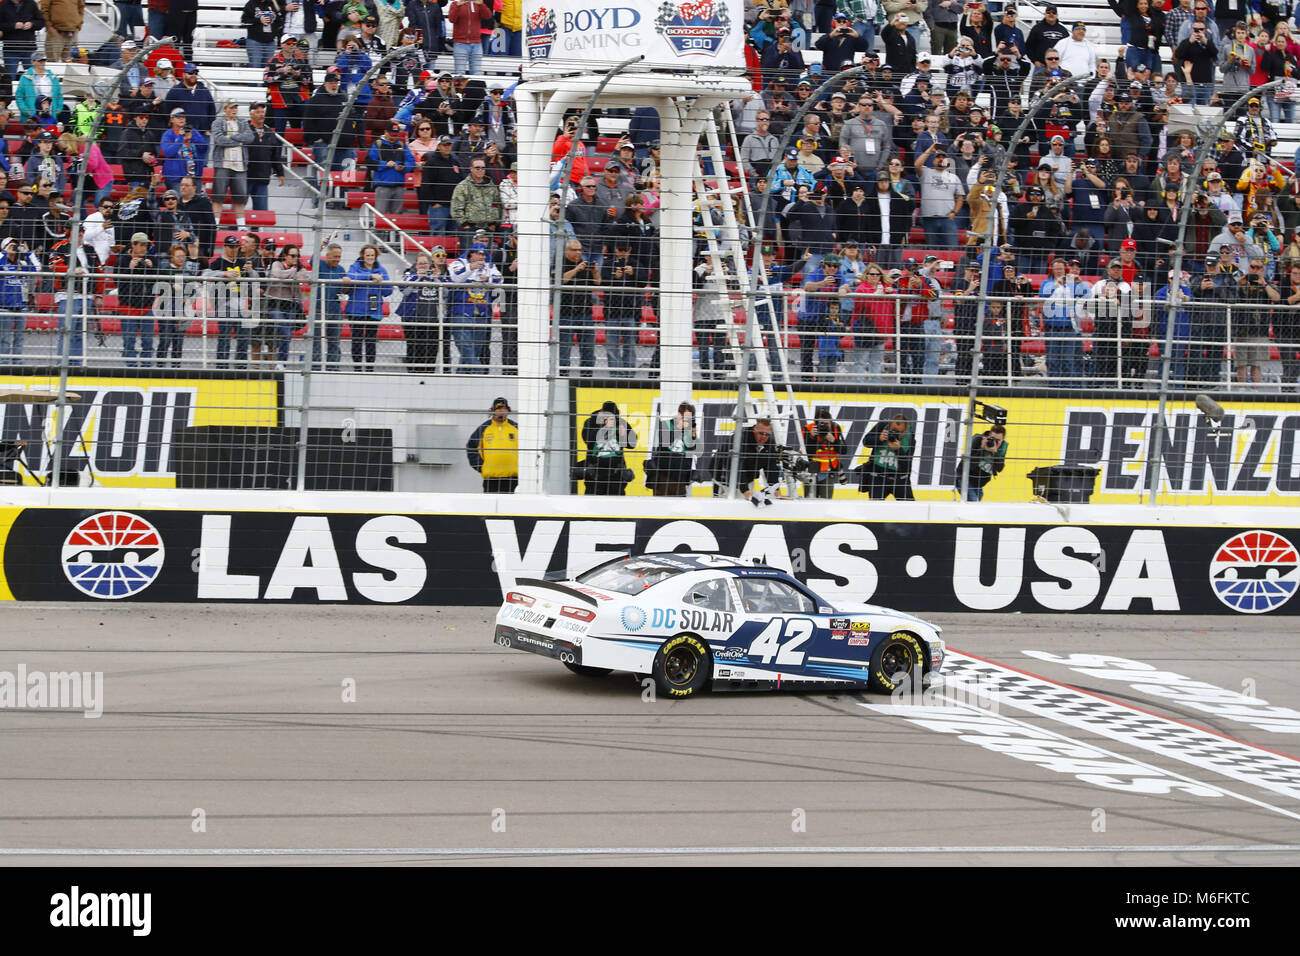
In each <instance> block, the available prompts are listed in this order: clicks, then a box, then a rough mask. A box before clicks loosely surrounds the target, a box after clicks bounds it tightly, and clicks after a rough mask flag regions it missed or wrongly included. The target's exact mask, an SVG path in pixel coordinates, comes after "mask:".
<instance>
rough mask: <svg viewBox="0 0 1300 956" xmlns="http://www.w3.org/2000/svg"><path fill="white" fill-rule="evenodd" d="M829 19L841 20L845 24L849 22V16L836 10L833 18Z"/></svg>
mask: <svg viewBox="0 0 1300 956" xmlns="http://www.w3.org/2000/svg"><path fill="white" fill-rule="evenodd" d="M831 19H832V20H843V21H844V22H845V23H847V22H848V20H849V15H848V14H847V13H845V12H844V11H843V10H836V11H835V16H834V17H832V18H831Z"/></svg>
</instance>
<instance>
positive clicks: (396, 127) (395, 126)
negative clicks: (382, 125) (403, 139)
mask: <svg viewBox="0 0 1300 956" xmlns="http://www.w3.org/2000/svg"><path fill="white" fill-rule="evenodd" d="M404 129H406V127H405V126H403V125H402V124H401V123H389V124H388V132H390V133H400V132H402V131H403V130H404Z"/></svg>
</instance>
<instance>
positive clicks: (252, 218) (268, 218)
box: [244, 209, 275, 226]
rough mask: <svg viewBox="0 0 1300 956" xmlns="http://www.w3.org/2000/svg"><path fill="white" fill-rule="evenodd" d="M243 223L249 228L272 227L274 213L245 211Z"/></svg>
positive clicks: (254, 210) (253, 210)
mask: <svg viewBox="0 0 1300 956" xmlns="http://www.w3.org/2000/svg"><path fill="white" fill-rule="evenodd" d="M244 221H245V222H247V223H248V224H249V225H250V226H274V225H275V213H273V212H272V211H271V210H269V209H247V210H245V211H244Z"/></svg>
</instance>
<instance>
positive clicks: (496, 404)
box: [492, 395, 510, 412]
mask: <svg viewBox="0 0 1300 956" xmlns="http://www.w3.org/2000/svg"><path fill="white" fill-rule="evenodd" d="M509 407H510V403H509V402H507V401H506V397H505V396H504V395H498V396H497V397H496V398H494V399H492V411H494V412H495V411H496V410H497V409H498V408H509Z"/></svg>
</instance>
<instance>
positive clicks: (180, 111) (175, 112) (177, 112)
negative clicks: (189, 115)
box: [171, 106, 185, 116]
mask: <svg viewBox="0 0 1300 956" xmlns="http://www.w3.org/2000/svg"><path fill="white" fill-rule="evenodd" d="M171 115H172V116H184V115H185V111H184V110H183V109H181V108H180V107H179V106H178V107H176V109H174V110H172V112H171Z"/></svg>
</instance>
